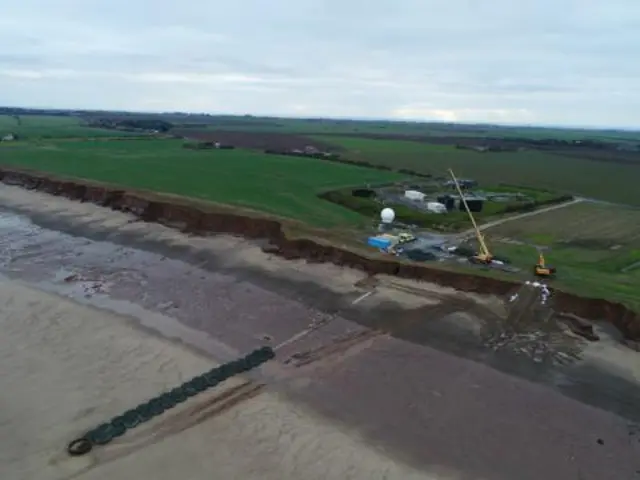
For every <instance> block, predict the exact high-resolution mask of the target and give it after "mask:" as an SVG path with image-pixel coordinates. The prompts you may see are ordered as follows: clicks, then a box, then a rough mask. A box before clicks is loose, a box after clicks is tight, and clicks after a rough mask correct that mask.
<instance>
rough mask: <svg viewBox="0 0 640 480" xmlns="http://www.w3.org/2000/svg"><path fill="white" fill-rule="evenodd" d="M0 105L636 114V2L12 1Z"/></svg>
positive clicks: (494, 118)
mask: <svg viewBox="0 0 640 480" xmlns="http://www.w3.org/2000/svg"><path fill="white" fill-rule="evenodd" d="M0 45H1V48H0V105H11V106H27V107H48V108H74V109H81V108H87V109H107V110H108V109H113V110H131V111H182V112H199V113H200V112H206V113H212V114H253V115H274V116H277V115H283V116H306V117H341V118H345V117H346V118H388V119H397V120H425V121H434V120H435V121H451V122H466V123H475V122H478V123H503V124H528V125H566V126H592V127H616V128H640V61H639V60H640V59H639V57H638V55H640V53H639V52H640V1H638V0H607V1H606V2H605V1H595V0H579V1H578V0H536V1H535V2H518V1H514V0H394V1H393V2H391V1H382V0H368V1H361V0H277V1H267V0H236V1H235V2H231V1H226V2H221V1H219V0H189V1H183V2H176V1H175V0H174V1H166V0H155V1H153V2H152V1H148V0H128V1H124V0H110V1H108V2H106V1H103V0H101V1H96V0H81V1H80V0H56V1H51V0H48V1H43V0H22V1H21V2H6V4H5V5H3V7H2V15H0Z"/></svg>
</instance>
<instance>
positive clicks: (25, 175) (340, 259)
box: [0, 168, 640, 340]
mask: <svg viewBox="0 0 640 480" xmlns="http://www.w3.org/2000/svg"><path fill="white" fill-rule="evenodd" d="M0 180H1V181H2V182H3V183H5V184H8V185H18V186H21V187H23V188H26V189H29V190H41V191H43V192H46V193H49V194H52V195H61V196H64V197H66V198H70V199H73V200H79V201H83V202H85V201H87V202H92V203H95V204H97V205H101V206H105V207H109V208H112V209H114V210H119V211H124V212H128V213H131V214H133V215H135V216H137V217H138V218H140V219H141V220H143V221H147V222H157V223H160V224H162V225H166V226H169V227H172V228H176V229H179V230H181V231H183V232H189V233H195V234H198V233H200V234H204V233H227V234H236V235H241V236H243V237H246V238H253V239H268V240H269V241H270V243H271V245H272V246H271V247H270V248H269V251H270V252H271V253H275V254H278V255H281V256H282V257H284V258H287V259H299V258H303V259H306V260H308V261H312V262H315V263H321V262H330V263H333V264H336V265H341V266H346V267H351V268H355V269H359V270H363V271H365V272H367V273H369V274H371V275H375V274H386V275H395V276H398V277H403V278H410V279H415V280H423V281H427V282H432V283H437V284H440V285H444V286H448V287H452V288H455V289H457V290H460V291H464V292H473V293H479V294H493V295H505V294H507V293H508V292H511V291H513V290H514V289H515V288H517V287H518V286H519V284H518V283H516V282H510V281H505V280H500V279H495V278H488V277H482V276H476V275H472V274H466V273H461V272H454V271H446V270H439V269H435V268H431V267H429V266H425V265H417V264H409V263H405V262H401V261H398V260H395V259H382V258H369V257H365V256H363V255H359V254H357V253H355V252H352V251H349V250H345V249H342V248H338V247H335V246H332V245H326V244H320V243H318V242H315V241H313V240H310V239H304V238H300V239H291V238H287V236H286V234H285V232H284V229H283V226H282V225H281V223H280V222H278V221H276V220H272V219H267V218H254V217H248V216H242V215H236V214H232V213H221V212H215V211H205V210H204V209H202V208H201V207H197V206H193V205H189V204H188V203H186V202H183V203H181V204H178V203H177V202H176V201H175V200H174V199H171V198H169V197H168V196H167V197H163V196H161V195H147V194H144V193H139V192H131V191H127V190H124V189H116V188H113V187H106V186H104V185H99V184H96V183H92V182H89V181H83V180H65V179H61V178H56V177H54V176H51V175H46V174H39V173H32V172H25V171H20V170H14V169H7V168H2V169H0ZM554 294H555V302H556V308H557V310H558V311H562V312H567V313H571V314H574V315H578V316H580V317H584V318H588V319H592V320H606V321H608V322H611V323H612V324H613V325H615V326H616V327H617V328H618V329H619V330H620V331H621V332H622V334H623V335H624V336H625V338H627V339H629V340H640V314H638V313H636V312H633V311H631V310H629V309H628V308H627V307H625V306H624V305H622V304H619V303H614V302H610V301H608V300H604V299H589V298H584V297H580V296H577V295H573V294H570V293H566V292H562V291H555V292H554Z"/></svg>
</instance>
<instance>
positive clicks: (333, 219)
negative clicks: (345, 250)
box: [0, 139, 404, 226]
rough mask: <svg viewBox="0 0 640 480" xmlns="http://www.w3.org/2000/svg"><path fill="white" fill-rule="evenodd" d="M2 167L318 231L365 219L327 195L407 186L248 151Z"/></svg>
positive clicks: (102, 151)
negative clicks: (217, 206) (221, 206)
mask: <svg viewBox="0 0 640 480" xmlns="http://www.w3.org/2000/svg"><path fill="white" fill-rule="evenodd" d="M0 152H1V154H2V156H1V157H0V162H1V163H2V164H4V165H12V166H17V167H23V168H31V169H36V170H39V171H42V172H49V173H53V174H59V175H65V176H71V177H77V178H85V179H91V180H97V181H101V182H107V183H112V184H116V185H121V186H124V187H130V188H136V189H147V190H154V191H158V192H166V193H172V194H177V195H184V196H187V197H194V198H198V199H203V200H210V201H214V202H220V203H227V204H232V205H239V206H244V207H249V208H253V209H256V210H260V211H264V212H268V213H273V214H276V215H281V216H284V217H290V218H294V219H297V220H301V221H303V222H306V223H309V224H312V225H315V226H340V225H342V226H344V225H347V226H348V225H356V224H360V223H362V222H363V221H365V218H364V217H362V216H361V215H358V214H357V213H355V212H352V211H350V210H347V209H345V208H342V207H340V206H337V205H335V204H332V203H330V202H327V201H325V200H321V199H320V198H318V197H317V194H318V193H320V192H321V191H325V190H330V189H335V188H341V187H347V186H351V185H353V186H359V185H362V184H364V183H380V182H389V181H396V180H399V179H401V178H404V177H403V176H401V175H398V174H394V173H391V172H382V171H378V170H373V169H367V168H361V167H356V166H352V165H344V164H341V163H332V162H325V161H322V160H316V159H309V158H299V157H285V156H279V155H267V154H264V153H260V152H254V151H247V150H240V149H237V150H207V151H193V150H187V149H184V148H182V142H181V141H177V140H151V139H149V140H144V141H140V140H131V141H127V140H121V141H106V142H105V141H74V142H65V141H51V142H47V143H39V144H38V145H30V144H23V145H15V146H7V147H3V148H2V150H0Z"/></svg>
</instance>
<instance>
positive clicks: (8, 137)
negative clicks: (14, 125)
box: [1, 133, 17, 142]
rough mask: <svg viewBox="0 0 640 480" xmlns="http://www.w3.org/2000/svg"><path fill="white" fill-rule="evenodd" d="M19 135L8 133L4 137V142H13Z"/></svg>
mask: <svg viewBox="0 0 640 480" xmlns="http://www.w3.org/2000/svg"><path fill="white" fill-rule="evenodd" d="M16 139H17V137H16V135H14V134H13V133H7V134H6V135H5V136H3V137H2V140H1V141H3V142H12V141H14V140H16Z"/></svg>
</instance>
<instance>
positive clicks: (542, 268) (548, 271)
mask: <svg viewBox="0 0 640 480" xmlns="http://www.w3.org/2000/svg"><path fill="white" fill-rule="evenodd" d="M533 273H534V275H535V276H536V277H544V278H550V277H554V276H555V274H556V267H552V266H551V265H547V263H546V262H545V260H544V255H543V254H542V252H538V263H536V265H535V266H534V267H533Z"/></svg>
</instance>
